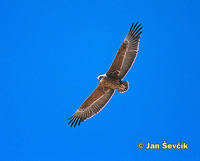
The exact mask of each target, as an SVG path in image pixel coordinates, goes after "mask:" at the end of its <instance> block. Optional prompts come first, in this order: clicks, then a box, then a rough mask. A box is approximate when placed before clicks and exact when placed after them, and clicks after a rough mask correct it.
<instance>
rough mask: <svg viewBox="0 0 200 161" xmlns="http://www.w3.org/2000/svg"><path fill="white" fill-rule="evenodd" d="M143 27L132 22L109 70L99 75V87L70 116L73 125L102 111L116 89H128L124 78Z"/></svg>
mask: <svg viewBox="0 0 200 161" xmlns="http://www.w3.org/2000/svg"><path fill="white" fill-rule="evenodd" d="M142 27H143V26H141V23H140V24H139V23H138V22H137V23H136V24H134V23H133V24H132V26H131V28H130V30H129V32H128V34H127V36H126V37H125V39H124V41H123V43H122V44H121V46H120V48H119V50H118V52H117V55H116V56H115V59H114V61H113V63H112V64H111V66H110V68H109V70H108V72H107V73H106V74H104V75H100V76H98V77H97V79H98V80H99V81H100V83H99V85H98V86H97V88H96V89H95V90H94V91H93V93H92V94H91V95H90V96H89V97H88V98H87V99H86V100H85V101H84V102H83V104H82V105H81V106H80V107H79V108H78V110H77V111H76V112H75V113H74V114H73V115H72V117H70V118H69V119H70V121H69V123H68V124H70V123H71V127H72V126H74V127H76V125H77V124H78V125H80V123H81V122H83V121H85V120H86V119H89V118H91V117H92V116H94V115H95V114H97V113H98V112H100V111H101V110H102V109H103V107H105V105H106V104H107V103H108V102H109V100H110V99H111V97H112V96H113V94H114V92H115V89H116V90H117V91H118V92H120V93H123V92H125V91H127V90H128V88H129V84H128V81H122V79H123V78H124V77H125V76H126V74H127V73H128V71H129V70H130V68H131V66H132V65H133V62H134V60H135V58H136V56H137V53H138V47H139V38H140V34H141V33H142V31H141V29H142Z"/></svg>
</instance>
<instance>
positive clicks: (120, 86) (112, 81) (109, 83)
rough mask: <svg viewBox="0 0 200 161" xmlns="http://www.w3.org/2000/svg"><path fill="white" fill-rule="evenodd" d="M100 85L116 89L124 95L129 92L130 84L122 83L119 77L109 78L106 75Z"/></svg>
mask: <svg viewBox="0 0 200 161" xmlns="http://www.w3.org/2000/svg"><path fill="white" fill-rule="evenodd" d="M100 85H101V86H102V87H103V88H108V89H116V90H118V91H119V92H120V93H123V92H125V91H127V90H128V82H127V81H122V80H121V79H120V78H117V77H109V76H107V75H106V74H105V76H104V77H103V78H102V79H101V80H100Z"/></svg>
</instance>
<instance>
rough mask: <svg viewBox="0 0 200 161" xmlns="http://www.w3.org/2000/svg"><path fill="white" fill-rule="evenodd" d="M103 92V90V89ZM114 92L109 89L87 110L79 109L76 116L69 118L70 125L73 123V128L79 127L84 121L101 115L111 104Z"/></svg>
mask: <svg viewBox="0 0 200 161" xmlns="http://www.w3.org/2000/svg"><path fill="white" fill-rule="evenodd" d="M97 88H98V87H97ZM102 90H103V88H102ZM114 91H115V90H114V89H108V90H107V91H106V92H105V93H104V94H103V95H102V96H101V97H99V98H98V99H97V100H95V101H94V102H93V103H92V104H91V105H89V106H88V107H86V108H81V107H79V108H78V110H77V111H76V112H75V113H74V115H73V116H72V117H70V118H69V119H70V121H69V123H68V124H70V123H71V127H72V126H74V127H76V125H77V124H78V126H79V125H80V123H81V122H83V121H85V120H87V119H89V118H91V117H93V116H94V115H95V114H97V113H99V112H100V111H101V110H102V109H103V108H104V107H105V106H106V104H107V103H108V102H109V100H110V99H111V97H112V96H113V94H114ZM94 92H95V91H94ZM91 95H95V93H92V94H91ZM86 101H87V99H86ZM84 103H85V102H84Z"/></svg>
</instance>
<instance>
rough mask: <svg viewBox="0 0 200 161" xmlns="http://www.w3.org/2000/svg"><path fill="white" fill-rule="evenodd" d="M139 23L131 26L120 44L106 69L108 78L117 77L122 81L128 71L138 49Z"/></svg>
mask: <svg viewBox="0 0 200 161" xmlns="http://www.w3.org/2000/svg"><path fill="white" fill-rule="evenodd" d="M142 27H143V26H141V23H140V24H138V22H137V23H136V24H135V25H134V23H133V24H132V26H131V28H130V30H129V32H128V34H127V36H126V37H125V39H124V41H123V43H122V44H121V46H120V48H119V50H118V51H117V54H116V56H115V59H114V61H113V63H112V64H111V66H110V68H109V69H108V71H107V73H106V75H107V76H110V77H119V78H121V79H123V78H124V77H125V75H126V74H127V73H128V71H129V70H130V68H131V66H132V65H133V62H134V60H135V58H136V56H137V52H138V48H139V38H140V34H141V33H142V31H141V29H142Z"/></svg>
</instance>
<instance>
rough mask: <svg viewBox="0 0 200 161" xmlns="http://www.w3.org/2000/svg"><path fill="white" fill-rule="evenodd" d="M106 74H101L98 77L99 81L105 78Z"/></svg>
mask: <svg viewBox="0 0 200 161" xmlns="http://www.w3.org/2000/svg"><path fill="white" fill-rule="evenodd" d="M105 76H106V74H104V75H99V76H98V77H97V79H98V80H99V81H101V79H102V78H104V77H105Z"/></svg>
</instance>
